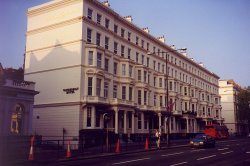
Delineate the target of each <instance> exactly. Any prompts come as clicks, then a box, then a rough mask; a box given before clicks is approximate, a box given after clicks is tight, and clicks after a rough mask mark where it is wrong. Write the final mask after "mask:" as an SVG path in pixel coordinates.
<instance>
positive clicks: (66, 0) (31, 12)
mask: <svg viewBox="0 0 250 166" xmlns="http://www.w3.org/2000/svg"><path fill="white" fill-rule="evenodd" d="M80 1H83V0H55V1H52V2H47V3H45V4H41V5H38V6H35V7H32V8H29V9H28V11H27V16H28V17H32V16H36V15H39V14H41V13H46V12H48V11H50V10H55V9H57V8H60V7H62V6H67V5H69V4H74V3H78V2H80Z"/></svg>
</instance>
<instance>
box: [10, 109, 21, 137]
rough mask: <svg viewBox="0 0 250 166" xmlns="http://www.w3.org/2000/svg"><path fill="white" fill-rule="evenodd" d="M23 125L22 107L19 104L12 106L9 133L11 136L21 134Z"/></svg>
mask: <svg viewBox="0 0 250 166" xmlns="http://www.w3.org/2000/svg"><path fill="white" fill-rule="evenodd" d="M23 124H24V107H23V106H22V105H21V104H16V105H15V106H14V109H13V112H12V113H11V120H10V132H11V134H17V135H20V134H22V133H23Z"/></svg>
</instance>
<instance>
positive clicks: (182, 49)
mask: <svg viewBox="0 0 250 166" xmlns="http://www.w3.org/2000/svg"><path fill="white" fill-rule="evenodd" d="M186 50H187V48H179V49H174V50H171V51H161V52H158V53H162V54H166V58H165V66H166V74H165V77H166V111H167V114H166V118H165V123H167V146H169V118H170V117H171V112H170V111H169V108H170V105H169V101H168V99H169V92H168V53H171V52H175V51H186ZM154 54H155V52H153V53H148V55H154ZM171 104H172V103H171Z"/></svg>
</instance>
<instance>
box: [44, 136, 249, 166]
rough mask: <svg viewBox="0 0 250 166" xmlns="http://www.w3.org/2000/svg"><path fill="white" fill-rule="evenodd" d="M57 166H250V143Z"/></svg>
mask: <svg viewBox="0 0 250 166" xmlns="http://www.w3.org/2000/svg"><path fill="white" fill-rule="evenodd" d="M48 165H54V166H80V165H81V166H82V165H87V166H95V165H96V166H140V165H142V166H152V165H153V166H177V165H184V166H185V165H190V166H191V165H192V166H196V165H197V166H198V165H199V166H200V165H205V166H209V165H211V166H250V139H249V138H245V139H236V140H225V141H219V142H217V143H216V147H215V148H206V149H195V148H190V147H182V148H174V149H162V150H157V151H148V152H140V153H132V154H124V155H115V156H106V157H99V158H92V159H84V160H76V161H67V162H58V163H53V164H52V163H50V164H48Z"/></svg>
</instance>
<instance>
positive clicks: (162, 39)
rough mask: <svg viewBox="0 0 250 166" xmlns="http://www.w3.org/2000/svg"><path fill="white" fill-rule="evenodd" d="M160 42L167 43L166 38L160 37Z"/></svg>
mask: <svg viewBox="0 0 250 166" xmlns="http://www.w3.org/2000/svg"><path fill="white" fill-rule="evenodd" d="M158 40H160V41H161V42H162V43H165V41H166V40H165V37H164V36H161V37H158Z"/></svg>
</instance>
